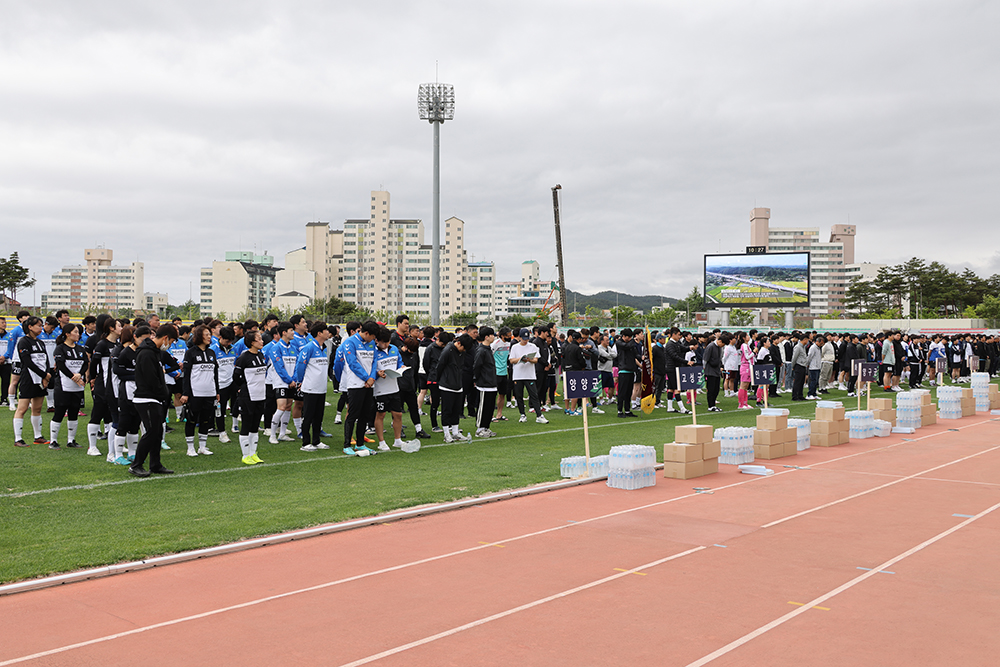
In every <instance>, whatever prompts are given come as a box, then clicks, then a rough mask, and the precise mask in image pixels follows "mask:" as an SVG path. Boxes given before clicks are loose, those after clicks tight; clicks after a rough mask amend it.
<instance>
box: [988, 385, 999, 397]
mask: <svg viewBox="0 0 1000 667" xmlns="http://www.w3.org/2000/svg"><path fill="white" fill-rule="evenodd" d="M988 386H989V388H990V396H994V395H996V396H1000V385H998V384H994V383H992V382H990V383H989V385H988Z"/></svg>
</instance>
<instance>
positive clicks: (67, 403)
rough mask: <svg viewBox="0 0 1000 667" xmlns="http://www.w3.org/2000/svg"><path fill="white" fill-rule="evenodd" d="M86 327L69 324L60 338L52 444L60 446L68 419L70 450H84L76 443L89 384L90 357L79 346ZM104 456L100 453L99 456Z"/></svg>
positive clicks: (68, 444)
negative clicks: (62, 430) (77, 429)
mask: <svg viewBox="0 0 1000 667" xmlns="http://www.w3.org/2000/svg"><path fill="white" fill-rule="evenodd" d="M82 333H83V326H81V325H79V324H69V325H66V326H65V327H63V330H62V333H60V334H59V337H58V338H56V351H55V359H56V363H55V371H56V373H55V380H54V381H53V384H55V385H56V394H55V406H56V411H55V413H54V414H53V415H52V421H51V422H49V441H50V442H51V443H52V444H53V445H55V446H56V447H58V446H59V429H60V428H61V427H62V421H63V418H65V419H66V446H67V447H69V448H71V449H75V448H78V447H82V445H80V444H79V443H77V441H76V428H77V424H78V423H79V422H78V421H77V420H78V418H79V415H80V406H82V405H83V388H84V386H85V385H86V384H87V353H86V352H85V351H84V349H83V346H82V345H79V342H80V335H81V334H82ZM98 453H100V452H98Z"/></svg>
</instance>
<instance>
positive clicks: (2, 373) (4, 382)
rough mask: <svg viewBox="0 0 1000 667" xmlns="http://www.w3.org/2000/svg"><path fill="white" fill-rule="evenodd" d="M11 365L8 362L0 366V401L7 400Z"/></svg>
mask: <svg viewBox="0 0 1000 667" xmlns="http://www.w3.org/2000/svg"><path fill="white" fill-rule="evenodd" d="M10 373H11V371H10V364H9V363H7V362H6V361H5V362H4V363H2V364H0V401H6V400H7V390H8V389H10Z"/></svg>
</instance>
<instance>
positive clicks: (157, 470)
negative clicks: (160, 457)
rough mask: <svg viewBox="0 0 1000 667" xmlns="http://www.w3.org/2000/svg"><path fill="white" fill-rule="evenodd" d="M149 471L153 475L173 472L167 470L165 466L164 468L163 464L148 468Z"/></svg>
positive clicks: (172, 472)
mask: <svg viewBox="0 0 1000 667" xmlns="http://www.w3.org/2000/svg"><path fill="white" fill-rule="evenodd" d="M149 472H151V473H153V474H154V475H173V474H174V471H173V470H169V469H167V468H164V467H163V466H160V467H159V468H150V469H149Z"/></svg>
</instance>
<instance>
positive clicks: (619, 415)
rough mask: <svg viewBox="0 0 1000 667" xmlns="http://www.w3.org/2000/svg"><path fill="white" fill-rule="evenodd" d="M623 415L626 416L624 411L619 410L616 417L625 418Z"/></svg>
mask: <svg viewBox="0 0 1000 667" xmlns="http://www.w3.org/2000/svg"><path fill="white" fill-rule="evenodd" d="M625 417H626V415H625V413H624V412H619V413H618V418H619V419H625Z"/></svg>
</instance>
